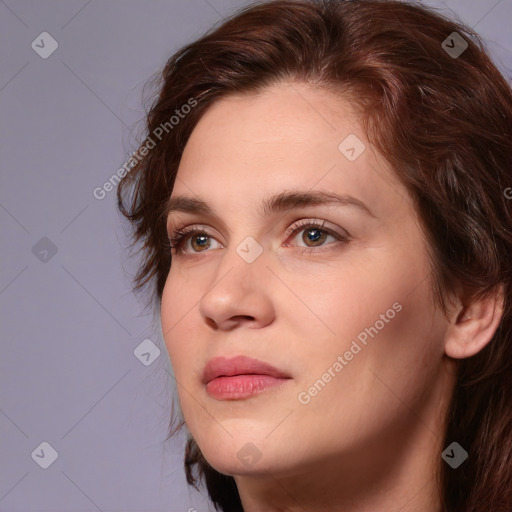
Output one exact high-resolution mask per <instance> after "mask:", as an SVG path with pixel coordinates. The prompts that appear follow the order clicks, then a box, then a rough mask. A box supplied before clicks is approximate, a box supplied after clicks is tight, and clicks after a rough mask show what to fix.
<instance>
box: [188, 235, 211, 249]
mask: <svg viewBox="0 0 512 512" xmlns="http://www.w3.org/2000/svg"><path fill="white" fill-rule="evenodd" d="M199 239H201V240H202V243H201V242H200V243H199V245H198V246H197V247H199V248H200V249H204V248H208V247H210V243H209V241H208V236H207V235H196V236H194V237H192V245H194V242H196V241H197V240H199ZM205 242H206V244H205ZM194 249H196V247H194Z"/></svg>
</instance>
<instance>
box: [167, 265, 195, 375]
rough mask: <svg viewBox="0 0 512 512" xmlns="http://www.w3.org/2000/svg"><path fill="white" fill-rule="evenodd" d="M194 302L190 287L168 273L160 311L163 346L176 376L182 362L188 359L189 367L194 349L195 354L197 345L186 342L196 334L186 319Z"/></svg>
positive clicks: (181, 366) (181, 368)
mask: <svg viewBox="0 0 512 512" xmlns="http://www.w3.org/2000/svg"><path fill="white" fill-rule="evenodd" d="M195 302H197V299H196V298H194V297H191V296H190V287H189V286H185V285H184V283H183V280H182V279H180V278H179V276H176V277H175V276H171V274H169V277H168V278H167V281H166V283H165V287H164V290H163V293H162V304H161V308H160V312H161V324H162V333H163V338H164V341H165V346H166V347H167V351H168V353H169V358H170V360H171V364H172V366H173V370H174V374H175V376H176V377H177V378H178V377H179V375H180V373H181V372H182V371H184V367H185V365H184V364H183V363H184V362H187V361H188V367H190V363H191V362H192V361H193V359H191V357H192V355H193V354H194V350H195V353H196V356H197V346H194V344H193V343H190V342H187V340H190V339H194V334H195V335H196V336H197V333H194V332H191V331H190V321H189V319H188V315H192V314H193V308H194V304H195ZM187 320H188V321H187Z"/></svg>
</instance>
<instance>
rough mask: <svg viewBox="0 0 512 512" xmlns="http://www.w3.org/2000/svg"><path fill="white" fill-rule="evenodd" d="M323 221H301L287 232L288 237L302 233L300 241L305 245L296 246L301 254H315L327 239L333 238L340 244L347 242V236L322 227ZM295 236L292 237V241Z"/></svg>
mask: <svg viewBox="0 0 512 512" xmlns="http://www.w3.org/2000/svg"><path fill="white" fill-rule="evenodd" d="M324 225H325V221H322V222H318V221H316V220H307V219H305V220H301V221H299V222H298V223H297V224H294V225H293V226H292V227H291V228H290V230H289V231H288V236H292V235H295V234H296V233H300V232H302V236H301V237H300V240H301V241H302V242H304V243H305V244H306V245H305V246H301V245H298V246H297V247H298V248H299V250H300V252H301V253H310V252H317V251H316V249H315V248H316V247H323V246H325V245H329V244H325V243H324V242H325V241H326V240H327V238H328V237H331V238H334V239H335V240H337V241H340V242H347V241H348V239H349V236H348V234H342V233H338V232H336V231H334V230H332V229H329V228H326V227H324ZM295 238H297V236H294V239H295Z"/></svg>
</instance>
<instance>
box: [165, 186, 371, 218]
mask: <svg viewBox="0 0 512 512" xmlns="http://www.w3.org/2000/svg"><path fill="white" fill-rule="evenodd" d="M318 205H322V206H323V205H326V206H331V205H337V206H351V207H355V208H358V209H360V210H361V211H363V212H364V213H366V214H367V215H370V216H371V217H374V218H376V215H375V214H374V213H373V212H372V211H371V210H370V209H369V208H368V206H366V205H365V204H364V203H363V202H362V201H361V200H359V199H357V198H355V197H353V196H350V195H348V194H343V195H338V194H335V193H333V192H321V191H304V192H302V191H291V192H282V193H280V194H277V195H274V196H272V197H270V198H267V199H264V200H263V201H262V203H261V204H260V206H259V209H258V214H259V215H260V216H269V215H272V214H275V213H280V212H285V211H289V210H293V209H296V208H301V207H311V206H318ZM174 212H183V213H196V214H203V215H205V216H211V217H215V218H217V219H220V216H219V214H218V213H217V212H216V211H215V209H213V208H212V207H211V206H210V205H209V204H208V203H207V202H205V201H203V200H202V199H198V198H195V197H189V196H181V195H180V196H174V197H170V198H169V199H168V201H167V204H166V206H165V210H164V215H165V218H167V217H168V216H169V215H170V214H172V213H174Z"/></svg>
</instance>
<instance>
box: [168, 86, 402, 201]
mask: <svg viewBox="0 0 512 512" xmlns="http://www.w3.org/2000/svg"><path fill="white" fill-rule="evenodd" d="M357 112H358V111H357V107H356V106H355V105H353V104H352V103H351V102H350V100H349V98H348V97H344V96H343V95H341V94H340V95H335V94H334V93H333V92H331V91H327V90H325V89H322V88H318V87H313V86H311V85H307V84H302V83H296V82H283V83H280V84H277V85H273V86H272V87H268V88H266V89H265V90H262V91H260V92H258V93H257V94H252V93H251V94H244V95H232V96H227V97H224V98H221V99H219V100H217V101H216V102H215V103H214V104H213V105H212V106H211V107H209V108H208V110H207V111H206V112H205V113H204V114H203V116H202V118H201V119H200V121H199V122H198V124H197V125H196V127H195V128H194V130H193V132H192V134H191V136H190V138H189V140H188V143H187V145H186V147H185V150H184V152H183V155H182V159H181V162H180V166H179V169H178V176H177V179H176V183H175V187H174V190H173V194H172V195H177V194H180V195H181V194H187V195H191V194H192V195H197V196H200V197H209V198H211V197H212V196H215V198H216V199H217V200H218V201H223V200H226V199H227V198H228V196H229V198H230V199H231V200H232V201H233V204H234V203H238V205H239V206H241V205H243V203H244V199H245V200H246V201H250V200H251V198H256V197H257V196H268V195H271V194H275V193H277V192H279V191H281V190H283V189H293V188H298V189H306V190H308V189H315V188H321V189H324V190H325V189H328V190H329V189H330V190H333V191H336V192H338V193H349V194H352V195H355V196H357V195H359V196H361V198H362V200H364V201H365V202H367V203H370V204H373V203H376V202H378V201H379V200H380V201H382V200H383V199H384V200H385V199H386V198H385V197H384V198H383V197H382V196H383V195H385V194H386V193H387V192H391V193H392V194H393V195H396V193H397V190H398V189H399V188H400V184H399V183H398V181H397V179H396V177H394V176H393V173H391V171H390V169H389V168H388V167H387V165H386V162H385V161H384V160H383V159H382V158H381V157H379V155H378V154H377V153H376V152H375V150H374V149H373V148H372V147H371V145H370V144H369V142H368V140H367V137H366V134H365V133H364V132H363V130H362V127H361V120H360V118H359V116H358V114H357ZM345 140H350V141H352V145H353V142H354V141H356V144H360V148H364V150H363V151H362V152H361V154H360V156H358V157H357V158H356V159H355V160H349V159H348V158H347V157H346V156H345V155H344V154H343V153H342V151H341V150H340V144H341V145H342V146H343V144H344V141H345ZM384 174H386V175H387V176H386V177H385V180H387V182H388V183H390V182H393V181H394V182H396V183H394V187H393V188H394V190H393V188H392V189H391V190H383V188H384V189H385V188H386V187H382V185H383V175H384ZM387 189H389V186H388V187H387ZM403 194H405V192H403ZM403 194H402V195H403ZM363 198H364V199H363ZM393 199H394V200H395V201H396V198H391V197H389V198H388V200H389V201H392V200H393Z"/></svg>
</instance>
